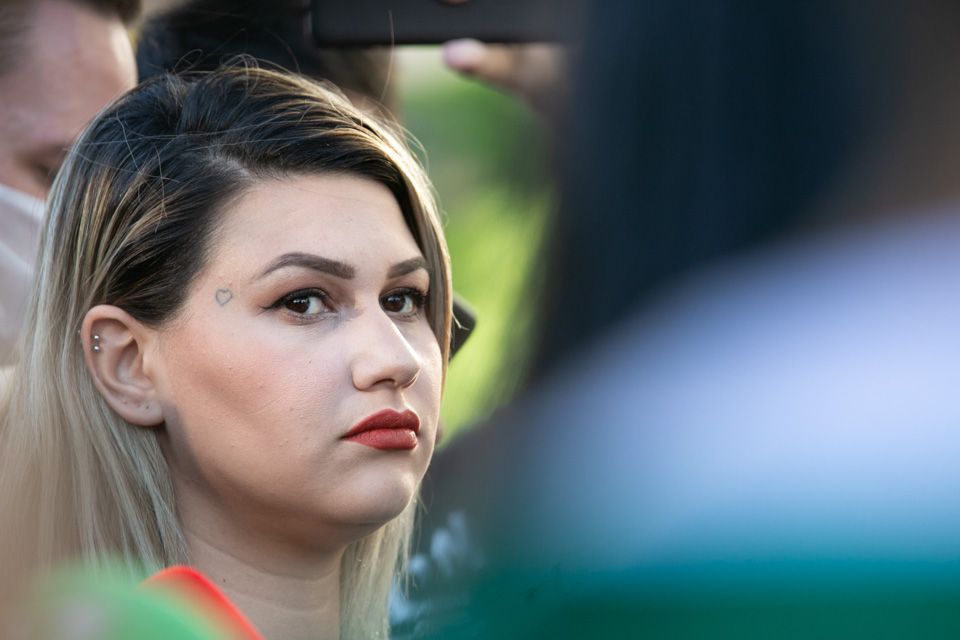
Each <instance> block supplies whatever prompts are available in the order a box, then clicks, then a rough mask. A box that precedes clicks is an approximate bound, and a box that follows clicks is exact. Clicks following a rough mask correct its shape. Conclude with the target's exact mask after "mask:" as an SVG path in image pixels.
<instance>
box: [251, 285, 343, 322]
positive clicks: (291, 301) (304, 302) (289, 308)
mask: <svg viewBox="0 0 960 640" xmlns="http://www.w3.org/2000/svg"><path fill="white" fill-rule="evenodd" d="M267 309H276V310H281V311H285V312H288V313H290V314H293V315H294V316H298V317H300V318H304V319H306V318H313V317H317V316H320V315H323V314H325V313H329V312H331V311H333V308H332V305H331V303H330V296H328V295H327V293H326V292H325V291H321V290H320V289H300V290H297V291H293V292H291V293H288V294H286V295H284V296H282V297H280V299H278V300H277V301H276V302H274V303H273V304H272V305H270V306H269V307H267Z"/></svg>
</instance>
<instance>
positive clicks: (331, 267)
mask: <svg viewBox="0 0 960 640" xmlns="http://www.w3.org/2000/svg"><path fill="white" fill-rule="evenodd" d="M408 262H409V261H408ZM400 264H404V263H400ZM284 267H303V268H305V269H312V270H314V271H321V272H323V273H328V274H330V275H332V276H335V277H337V278H342V279H344V280H350V279H351V278H353V277H354V275H356V270H355V269H354V268H353V267H351V266H350V265H348V264H346V263H344V262H340V261H339V260H331V259H330V258H324V257H323V256H317V255H313V254H312V253H285V254H283V255H282V256H280V257H279V258H277V259H276V260H274V261H273V262H271V263H270V264H269V265H268V266H267V268H266V269H264V270H263V273H261V274H260V275H259V276H257V278H256V279H257V280H259V279H260V278H263V277H264V276H266V275H267V274H269V273H272V272H274V271H276V270H277V269H283V268H284Z"/></svg>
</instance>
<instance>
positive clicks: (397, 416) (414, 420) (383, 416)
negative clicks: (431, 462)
mask: <svg viewBox="0 0 960 640" xmlns="http://www.w3.org/2000/svg"><path fill="white" fill-rule="evenodd" d="M418 433H420V418H419V417H418V416H417V414H416V413H414V412H413V411H411V410H410V409H407V410H405V411H394V410H393V409H384V410H383V411H377V412H376V413H374V414H373V415H370V416H367V417H366V418H364V419H363V420H361V421H360V422H358V423H357V424H355V425H353V426H352V427H350V430H349V431H347V433H346V435H344V436H343V438H342V439H343V440H350V441H351V442H356V443H357V444H362V445H365V446H368V447H373V448H374V449H380V450H381V451H393V450H397V449H413V448H414V447H416V446H417V434H418Z"/></svg>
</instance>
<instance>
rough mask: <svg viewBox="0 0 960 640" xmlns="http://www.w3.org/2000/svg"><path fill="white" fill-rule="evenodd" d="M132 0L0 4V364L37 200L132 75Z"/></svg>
mask: <svg viewBox="0 0 960 640" xmlns="http://www.w3.org/2000/svg"><path fill="white" fill-rule="evenodd" d="M139 9H140V6H139V1H138V0H5V1H4V3H3V5H2V6H0V59H2V60H3V66H2V68H0V222H2V223H0V367H2V366H4V365H8V364H11V363H12V362H13V361H14V359H15V357H16V354H15V353H14V349H15V344H16V341H17V339H18V338H19V335H20V329H21V325H22V322H23V314H24V312H25V309H26V305H27V303H28V301H29V297H30V286H31V283H32V281H33V262H34V257H35V254H36V245H37V233H38V229H39V226H40V220H41V217H42V215H43V199H44V198H45V197H46V194H47V190H48V189H49V188H50V183H51V181H52V180H53V176H54V175H55V174H56V172H57V169H58V168H59V167H60V164H61V162H62V161H63V158H64V156H65V154H66V152H67V149H68V148H69V146H70V144H71V143H72V142H73V139H74V138H75V137H76V136H77V134H78V133H79V132H80V129H81V128H82V127H83V126H84V125H85V124H86V123H87V122H88V121H89V120H90V119H91V118H93V116H94V115H96V114H97V112H98V111H100V109H102V108H103V107H104V106H106V105H107V104H108V103H109V102H110V101H111V100H113V99H114V98H116V97H117V96H119V95H120V94H122V93H123V92H124V91H126V90H128V89H130V88H132V87H133V86H134V84H135V83H136V66H135V63H134V57H133V50H132V47H131V44H130V39H129V38H128V36H127V31H126V27H127V26H128V25H130V24H131V23H132V22H133V21H134V20H135V19H136V17H137V15H138V13H139Z"/></svg>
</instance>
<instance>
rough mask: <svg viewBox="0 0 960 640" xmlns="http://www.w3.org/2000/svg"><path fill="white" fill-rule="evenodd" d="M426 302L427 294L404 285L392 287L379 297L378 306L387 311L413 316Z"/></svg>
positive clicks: (417, 313)
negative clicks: (396, 287) (402, 286)
mask: <svg viewBox="0 0 960 640" xmlns="http://www.w3.org/2000/svg"><path fill="white" fill-rule="evenodd" d="M426 304H427V294H426V293H425V292H423V291H420V290H419V289H414V288H411V287H404V288H401V289H394V290H393V291H390V292H389V293H386V294H385V295H383V296H382V297H381V298H380V307H381V308H382V309H383V310H384V311H386V312H387V313H393V314H396V315H399V316H403V317H413V316H417V315H419V314H420V311H421V310H422V309H423V307H424V306H425V305H426Z"/></svg>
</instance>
